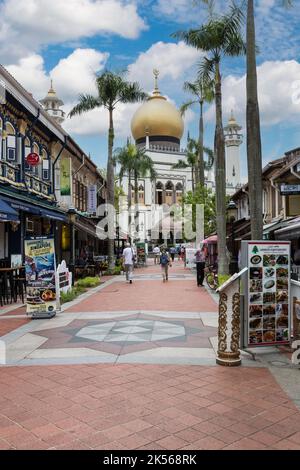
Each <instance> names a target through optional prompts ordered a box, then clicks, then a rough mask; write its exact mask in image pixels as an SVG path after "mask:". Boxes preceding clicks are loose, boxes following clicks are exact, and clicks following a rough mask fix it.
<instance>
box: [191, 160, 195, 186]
mask: <svg viewBox="0 0 300 470" xmlns="http://www.w3.org/2000/svg"><path fill="white" fill-rule="evenodd" d="M191 168H192V191H193V192H194V191H195V168H194V167H193V166H192V167H191Z"/></svg>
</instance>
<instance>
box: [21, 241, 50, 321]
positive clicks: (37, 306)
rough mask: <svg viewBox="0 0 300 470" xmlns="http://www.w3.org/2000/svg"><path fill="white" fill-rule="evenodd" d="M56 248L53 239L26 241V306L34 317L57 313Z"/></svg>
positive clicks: (28, 312) (29, 313)
mask: <svg viewBox="0 0 300 470" xmlns="http://www.w3.org/2000/svg"><path fill="white" fill-rule="evenodd" d="M55 270H56V266H55V248H54V239H53V238H30V239H28V240H25V272H26V305H27V314H28V315H32V316H33V317H45V316H47V317H49V316H53V315H54V314H55V311H56V287H55Z"/></svg>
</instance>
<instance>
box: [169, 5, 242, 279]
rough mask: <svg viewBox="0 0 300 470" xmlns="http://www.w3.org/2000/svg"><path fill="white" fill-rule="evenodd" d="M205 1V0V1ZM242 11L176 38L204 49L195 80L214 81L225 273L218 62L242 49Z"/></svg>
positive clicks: (223, 268)
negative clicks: (204, 54)
mask: <svg viewBox="0 0 300 470" xmlns="http://www.w3.org/2000/svg"><path fill="white" fill-rule="evenodd" d="M206 3H207V2H206ZM242 20H243V14H242V12H241V10H240V9H239V8H237V7H236V6H235V5H232V6H231V7H230V11H229V13H227V14H224V15H219V16H215V15H214V16H211V17H210V18H209V19H208V21H207V23H206V24H204V25H202V26H200V28H198V29H190V30H189V31H179V32H178V33H176V35H175V36H176V37H178V38H180V39H182V40H184V41H185V42H186V44H188V45H190V46H194V47H195V48H197V49H199V50H201V51H204V52H206V54H207V55H206V56H205V57H204V59H203V60H202V61H201V64H200V69H199V79H200V80H203V82H204V83H209V82H212V83H214V92H215V105H216V129H215V145H214V147H215V149H214V154H215V158H216V165H215V168H216V212H217V216H216V220H217V232H218V259H219V263H218V264H219V266H218V268H219V273H220V274H228V271H229V269H228V263H229V260H228V259H227V252H226V251H227V250H226V171H225V141H224V131H223V118H222V75H221V63H222V60H223V58H224V57H235V56H239V55H243V54H245V52H246V48H245V44H244V41H243V38H242V34H241V24H242Z"/></svg>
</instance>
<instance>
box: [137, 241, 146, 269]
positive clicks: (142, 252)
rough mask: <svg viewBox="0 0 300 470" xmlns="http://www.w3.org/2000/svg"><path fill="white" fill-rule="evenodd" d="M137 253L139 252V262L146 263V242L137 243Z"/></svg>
mask: <svg viewBox="0 0 300 470" xmlns="http://www.w3.org/2000/svg"><path fill="white" fill-rule="evenodd" d="M136 253H137V262H138V264H144V263H146V244H145V243H137V244H136Z"/></svg>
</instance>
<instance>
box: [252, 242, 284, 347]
mask: <svg viewBox="0 0 300 470" xmlns="http://www.w3.org/2000/svg"><path fill="white" fill-rule="evenodd" d="M247 256H248V268H249V269H248V282H247V285H248V288H247V291H248V292H247V293H246V294H247V298H248V302H247V307H246V315H247V321H246V323H247V345H248V346H250V347H254V346H269V345H275V344H285V343H288V342H289V339H290V324H291V322H290V317H291V315H290V243H289V242H277V243H274V242H248V253H247Z"/></svg>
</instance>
